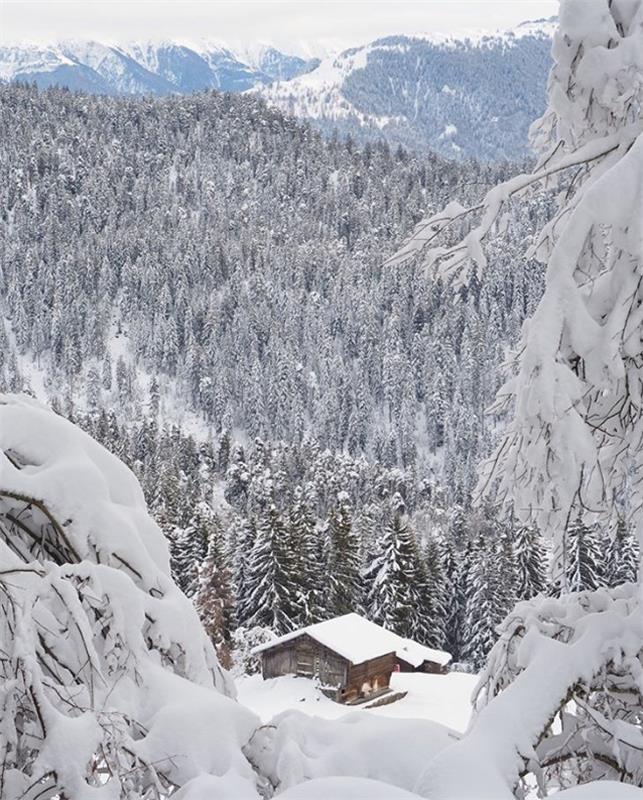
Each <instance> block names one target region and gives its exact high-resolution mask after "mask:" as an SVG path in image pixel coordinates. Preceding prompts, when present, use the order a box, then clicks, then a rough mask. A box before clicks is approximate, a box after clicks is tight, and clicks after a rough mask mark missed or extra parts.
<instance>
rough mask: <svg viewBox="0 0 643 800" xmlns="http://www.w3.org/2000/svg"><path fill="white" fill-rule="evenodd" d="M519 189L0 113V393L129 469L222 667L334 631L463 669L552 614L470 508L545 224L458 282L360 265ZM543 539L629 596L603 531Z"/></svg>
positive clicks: (452, 173)
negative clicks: (274, 645)
mask: <svg viewBox="0 0 643 800" xmlns="http://www.w3.org/2000/svg"><path fill="white" fill-rule="evenodd" d="M521 166H523V167H524V165H516V164H509V163H507V164H499V165H495V166H489V165H480V164H478V163H476V162H473V161H470V162H464V163H453V162H449V161H445V160H442V159H441V158H439V157H437V156H416V155H414V154H412V153H409V152H406V151H404V150H403V149H402V148H398V149H397V150H395V151H392V150H391V149H389V147H388V146H387V145H385V144H383V143H373V144H366V145H365V146H360V147H357V146H356V145H355V143H354V142H352V141H351V140H350V139H347V140H343V139H339V138H337V137H335V138H334V139H331V140H330V141H325V140H324V139H322V137H321V136H320V135H319V134H318V133H316V132H314V131H313V130H312V129H311V128H309V127H307V126H306V125H305V124H300V123H297V122H295V121H293V120H291V119H288V118H286V117H284V116H282V115H281V114H280V113H278V112H276V111H274V110H271V109H269V108H267V107H266V106H265V105H263V103H262V102H261V101H259V100H257V99H256V98H254V97H251V96H244V95H238V96H231V95H223V94H218V93H215V92H206V93H201V94H195V95H189V96H182V97H177V96H171V97H164V98H159V99H149V98H148V99H141V98H139V99H134V98H108V97H95V96H86V95H82V94H74V93H72V92H68V91H61V90H49V91H46V92H41V91H38V90H36V89H35V88H31V87H24V86H10V87H4V88H1V89H0V268H1V271H0V304H1V305H0V310H1V312H2V316H3V318H4V324H3V325H0V378H1V381H2V384H3V386H4V387H5V388H6V389H9V390H11V391H18V390H26V391H27V392H32V393H33V394H35V395H36V396H38V397H39V399H42V400H45V401H48V402H50V403H51V404H52V405H53V406H54V408H55V409H56V410H57V411H59V413H61V414H63V415H64V416H67V417H68V418H70V419H73V420H75V421H77V422H79V423H80V424H81V425H82V426H83V427H85V428H86V429H87V430H89V431H90V432H91V433H92V435H94V436H95V437H97V438H98V439H99V441H101V442H102V443H104V444H105V445H106V446H107V447H108V448H109V449H110V450H112V451H113V452H115V453H116V454H117V455H118V456H119V457H121V458H122V459H123V460H124V461H125V462H126V463H127V464H128V465H130V466H131V467H132V469H133V470H134V471H135V473H136V474H137V475H138V477H139V478H140V479H141V481H142V484H143V487H144V490H145V493H146V497H147V500H148V502H149V504H150V507H151V509H152V511H153V513H154V515H155V517H156V519H157V520H158V521H159V523H160V524H161V526H162V528H163V530H164V532H165V533H166V535H167V537H168V539H169V541H170V545H171V551H172V559H173V569H174V573H175V576H176V578H177V581H178V583H179V585H180V586H181V588H182V589H183V590H184V591H185V593H186V594H187V595H188V596H190V597H192V598H194V601H195V603H196V604H197V607H198V608H199V609H201V610H202V615H203V618H204V619H206V620H207V621H208V625H209V630H210V633H211V635H212V637H213V639H214V640H215V642H216V644H217V647H218V650H219V653H220V655H221V657H222V659H224V660H225V659H227V660H228V662H229V659H230V650H231V649H232V647H233V644H234V642H235V641H237V642H238V641H239V639H240V638H243V635H244V634H243V632H242V633H241V634H240V633H239V629H242V631H246V632H247V631H252V630H253V629H257V628H260V629H263V628H270V629H272V630H273V631H275V632H277V633H281V632H284V631H287V630H290V629H292V628H293V627H296V626H299V625H303V624H307V623H309V622H314V621H317V620H320V619H324V618H327V617H329V616H334V615H336V614H341V613H345V612H346V611H352V610H360V611H363V612H364V613H366V614H367V615H368V616H369V617H370V618H371V619H373V620H375V621H377V622H380V623H382V624H384V625H386V626H388V627H391V628H393V629H394V630H397V631H398V632H399V633H402V634H404V635H408V636H412V637H414V638H417V639H419V640H421V641H423V642H425V643H427V644H429V645H432V646H435V647H440V648H443V649H447V650H448V651H449V652H451V653H452V654H453V655H454V658H455V659H456V660H458V661H463V662H467V663H469V664H471V665H473V666H474V667H480V666H481V664H482V662H483V660H484V657H485V656H486V654H487V652H488V650H489V648H490V646H491V644H492V643H493V641H494V637H495V633H494V628H495V626H496V625H497V624H498V623H499V622H500V621H501V620H502V619H503V618H504V616H505V614H506V613H507V611H508V610H509V609H510V608H511V607H512V606H513V604H514V602H515V601H516V599H522V598H529V597H531V596H533V595H534V594H536V593H538V592H542V591H548V590H549V591H554V592H555V591H556V587H548V586H547V582H546V577H545V573H546V562H547V553H546V551H545V549H544V545H543V542H542V540H541V537H540V536H539V534H538V532H537V531H535V530H533V529H531V528H521V527H520V526H517V525H516V526H514V527H512V526H511V525H510V524H509V523H507V522H506V521H505V522H502V523H501V522H499V521H498V519H496V516H495V514H494V511H493V509H492V508H487V509H483V510H475V511H473V510H471V507H470V498H471V492H472V489H473V487H474V484H475V467H476V465H477V464H478V463H479V461H480V460H481V458H482V457H484V456H486V455H487V454H488V453H489V452H490V449H491V447H492V445H493V444H494V443H495V441H496V429H497V425H498V421H497V420H495V419H494V418H492V417H489V416H487V415H486V414H485V410H486V408H487V407H488V405H489V404H490V403H491V401H492V399H493V397H494V394H495V392H496V391H497V389H498V387H499V385H500V383H501V381H502V375H501V373H500V371H499V369H498V365H499V364H500V363H502V361H503V360H504V358H505V357H506V356H507V353H508V351H509V349H510V348H511V347H512V346H513V345H515V344H516V342H517V339H518V335H519V332H520V328H521V325H522V322H523V320H524V319H525V317H526V316H527V315H529V314H530V313H531V312H532V311H533V308H534V306H535V304H536V302H537V300H538V298H539V296H540V295H541V293H542V282H543V276H542V267H541V266H540V265H539V264H537V263H536V262H535V261H531V260H528V259H525V258H524V257H523V255H522V253H523V252H524V250H525V244H526V243H528V242H529V241H530V237H531V236H532V234H533V231H534V230H535V228H536V227H541V226H542V223H543V221H544V219H545V218H546V216H547V214H548V213H549V211H550V208H549V206H548V205H547V203H546V202H545V201H544V200H541V199H540V198H539V196H538V195H534V196H533V197H531V198H530V199H529V201H528V202H527V203H523V204H522V207H521V208H520V209H518V208H516V209H515V210H513V211H512V212H511V214H510V215H509V216H508V217H507V218H506V219H505V220H504V221H503V225H502V228H503V230H502V231H500V230H498V231H496V232H495V233H494V234H493V238H492V240H491V242H490V243H489V250H490V251H491V253H492V254H493V257H492V258H489V263H490V267H489V270H488V272H487V274H486V276H485V280H484V283H483V282H481V281H479V280H477V279H476V278H475V276H474V277H473V278H472V279H471V280H470V281H469V283H468V285H467V286H466V288H465V287H462V288H460V289H458V290H456V291H455V292H454V291H453V288H452V287H450V286H449V287H446V286H445V285H444V284H443V283H442V282H441V281H440V280H438V279H437V278H436V277H435V276H434V275H433V274H428V273H426V272H425V271H424V269H423V267H422V266H421V264H420V262H419V261H418V262H417V263H415V262H412V263H407V264H405V265H404V266H403V267H386V266H384V262H385V260H386V258H387V256H388V255H390V254H391V253H392V252H393V251H394V250H395V248H396V247H397V246H398V245H399V243H400V241H401V240H402V239H403V238H404V236H405V235H406V234H408V232H409V231H410V230H411V229H412V227H413V226H414V224H415V223H417V222H418V220H419V219H421V218H422V217H423V216H424V215H425V214H426V213H428V212H430V211H432V210H437V209H438V208H440V207H442V206H443V205H445V204H446V203H447V202H448V201H449V200H450V199H451V198H453V197H454V196H456V197H457V198H458V200H459V201H460V202H462V203H463V204H467V203H471V202H473V201H474V200H475V199H476V198H478V197H479V196H480V195H481V194H483V193H484V191H485V189H487V188H489V187H490V186H492V185H494V184H496V183H497V182H499V181H501V180H503V179H505V178H507V177H508V176H510V175H511V174H513V173H514V172H515V171H517V170H518V169H520V168H521ZM458 233H461V231H454V234H455V235H457V234H458ZM499 233H502V234H503V236H502V244H500V239H499V238H498V239H497V243H496V234H499ZM570 536H571V537H572V539H573V541H574V542H575V552H577V559H576V563H575V564H573V565H572V566H571V567H570V570H571V572H570V575H569V581H570V582H571V583H572V584H573V586H574V588H579V589H580V588H588V589H592V588H596V587H597V586H599V585H612V584H614V583H618V582H620V581H622V580H623V579H627V578H633V577H634V574H635V564H636V554H635V545H634V543H633V539H632V537H631V535H630V533H629V531H628V530H626V529H625V528H624V527H623V528H622V529H621V530H620V531H619V535H618V536H617V538H616V540H615V544H614V545H611V544H610V545H607V544H606V542H607V538H606V537H607V532H606V531H603V530H599V529H597V528H589V527H586V526H584V525H583V524H582V523H580V522H578V523H576V522H574V523H573V525H572V527H571V529H570ZM599 541H600V542H602V544H603V546H607V547H608V548H611V551H612V552H613V553H614V554H616V553H624V554H626V558H625V559H623V558H616V556H615V555H613V556H612V557H610V558H608V559H607V560H605V559H601V558H600V557H599V555H598V551H597V542H599ZM248 635H250V633H248ZM252 635H255V636H256V635H259V634H258V633H257V631H255V632H254V634H252Z"/></svg>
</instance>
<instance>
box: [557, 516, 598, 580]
mask: <svg viewBox="0 0 643 800" xmlns="http://www.w3.org/2000/svg"><path fill="white" fill-rule="evenodd" d="M565 546H566V558H565V579H566V583H567V587H566V588H567V591H569V592H582V591H585V590H589V591H593V590H594V589H598V587H599V586H600V564H601V560H602V555H601V552H600V546H599V542H598V531H597V529H596V528H595V527H591V526H589V525H586V524H585V523H584V522H583V520H582V518H581V517H580V516H579V517H577V518H576V519H575V520H574V521H573V522H571V523H570V524H569V525H568V527H567V531H566V536H565Z"/></svg>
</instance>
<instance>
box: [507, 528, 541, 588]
mask: <svg viewBox="0 0 643 800" xmlns="http://www.w3.org/2000/svg"><path fill="white" fill-rule="evenodd" d="M514 553H515V558H516V598H517V599H518V600H530V599H531V598H532V597H535V596H536V595H537V594H545V592H546V591H547V585H548V584H547V552H546V550H545V547H544V544H543V542H542V541H541V538H540V534H539V533H538V530H537V529H536V528H535V527H534V526H533V525H521V526H520V527H519V528H518V529H517V530H516V532H515V533H514Z"/></svg>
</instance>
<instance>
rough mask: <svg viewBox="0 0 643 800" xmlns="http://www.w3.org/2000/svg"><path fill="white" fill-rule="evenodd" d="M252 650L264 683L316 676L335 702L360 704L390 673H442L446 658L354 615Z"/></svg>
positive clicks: (381, 689) (384, 686)
mask: <svg viewBox="0 0 643 800" xmlns="http://www.w3.org/2000/svg"><path fill="white" fill-rule="evenodd" d="M254 652H255V653H256V654H258V655H261V667H262V674H263V677H264V679H267V678H277V677H279V676H280V675H299V676H301V677H305V678H315V679H317V680H319V682H320V684H321V687H322V691H323V692H324V693H325V694H326V695H327V696H328V697H330V698H331V699H333V700H336V701H337V702H340V703H360V702H365V701H367V700H371V699H374V698H375V697H378V696H379V695H382V694H384V693H386V692H388V691H389V690H390V689H389V687H390V682H391V674H392V673H393V672H396V671H402V672H408V671H411V670H413V671H419V672H443V671H445V670H446V665H447V663H448V662H449V661H450V659H451V657H450V656H449V654H448V653H442V652H441V651H438V650H432V649H431V648H428V647H424V645H421V644H418V643H417V642H412V641H410V640H408V639H403V638H402V637H400V636H397V635H396V634H394V633H391V631H387V630H386V629H385V628H382V627H380V626H379V625H375V624H374V623H373V622H369V621H368V620H367V619H364V617H360V616H359V614H345V615H344V616H341V617H336V618H335V619H330V620H327V621H325V622H319V623H317V624H316V625H309V626H308V627H306V628H302V629H300V630H298V631H292V632H291V633H287V634H285V635H284V636H280V637H279V638H277V639H275V640H273V641H272V642H267V643H266V644H263V645H261V646H259V647H257V648H255V650H254Z"/></svg>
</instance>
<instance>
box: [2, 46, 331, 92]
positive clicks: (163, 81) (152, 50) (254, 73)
mask: <svg viewBox="0 0 643 800" xmlns="http://www.w3.org/2000/svg"><path fill="white" fill-rule="evenodd" d="M256 55H257V57H256V58H255V59H253V61H252V63H250V62H249V61H246V60H244V56H242V55H241V54H238V53H237V52H236V51H235V50H234V49H233V48H231V47H229V46H227V45H226V44H225V43H223V42H220V41H218V40H216V39H208V38H203V39H202V40H199V41H183V40H181V39H164V40H157V41H153V40H149V41H131V42H126V43H122V44H113V43H106V42H99V41H95V40H67V41H62V42H56V43H55V44H52V45H49V46H40V45H15V46H14V45H6V46H3V47H0V80H4V81H15V80H20V81H24V82H33V83H36V84H37V85H38V86H41V87H43V88H46V87H47V86H53V85H60V86H67V87H69V88H71V89H80V90H84V91H89V92H98V93H101V94H155V95H162V94H169V93H172V92H180V93H182V92H193V91H199V90H203V89H210V88H214V89H219V90H221V91H230V92H239V91H245V90H246V89H250V88H252V87H254V86H257V85H263V84H267V83H270V82H271V81H272V80H288V79H290V78H292V77H295V76H296V75H299V74H301V73H302V72H305V71H308V70H309V69H312V68H313V67H314V66H316V64H317V62H316V61H312V62H311V61H310V60H308V59H304V58H300V57H299V56H293V55H290V54H287V53H283V52H281V51H280V50H278V49H276V48H274V47H271V46H270V47H269V46H266V47H264V48H262V49H260V50H257V53H256Z"/></svg>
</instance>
